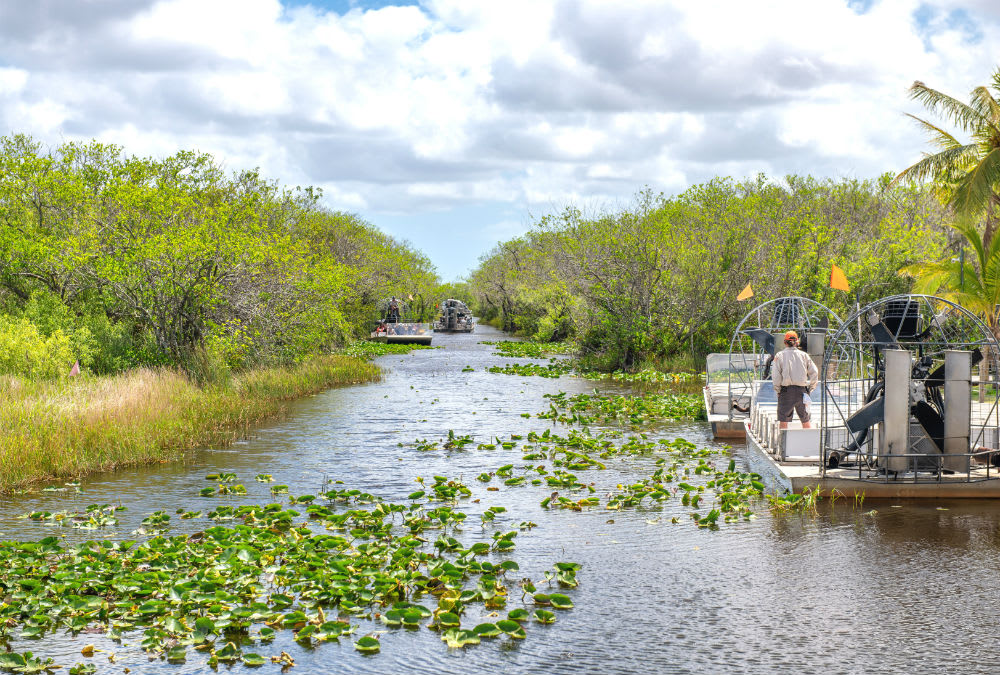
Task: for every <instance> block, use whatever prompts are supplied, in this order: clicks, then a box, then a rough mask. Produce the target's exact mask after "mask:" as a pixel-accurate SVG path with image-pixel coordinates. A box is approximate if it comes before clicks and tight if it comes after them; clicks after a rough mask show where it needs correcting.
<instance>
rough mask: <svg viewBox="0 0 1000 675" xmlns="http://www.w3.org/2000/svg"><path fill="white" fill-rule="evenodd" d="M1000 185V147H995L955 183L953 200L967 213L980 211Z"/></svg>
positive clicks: (955, 205) (959, 208)
mask: <svg viewBox="0 0 1000 675" xmlns="http://www.w3.org/2000/svg"><path fill="white" fill-rule="evenodd" d="M998 185H1000V148H993V149H992V150H990V152H989V153H987V154H986V155H985V156H984V157H983V158H982V159H981V160H980V161H979V163H978V164H976V165H975V167H973V168H972V170H970V171H969V172H968V173H966V174H965V176H963V177H962V178H961V179H960V180H959V181H958V183H957V184H956V185H955V191H954V193H953V194H952V198H951V202H952V204H953V205H954V207H955V208H956V209H957V210H959V211H962V212H965V213H973V212H977V213H978V212H980V211H982V210H983V209H984V208H986V204H987V201H988V200H989V199H990V197H992V196H993V194H994V193H995V191H996V188H997V186H998Z"/></svg>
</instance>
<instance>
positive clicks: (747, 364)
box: [704, 296, 840, 440]
mask: <svg viewBox="0 0 1000 675" xmlns="http://www.w3.org/2000/svg"><path fill="white" fill-rule="evenodd" d="M839 326H840V317H838V316H837V314H836V313H835V312H834V311H833V310H831V309H830V308H829V307H827V306H826V305H823V304H822V303H819V302H816V301H815V300H811V299H809V298H803V297H798V296H789V297H783V298H776V299H774V300H769V301H767V302H764V303H761V304H759V305H757V306H756V307H754V308H753V309H751V310H750V311H749V312H747V313H746V315H745V316H744V317H743V319H742V320H741V321H740V323H739V324H738V325H737V327H736V330H735V331H734V332H733V335H732V338H731V340H730V343H729V352H728V353H726V354H709V355H708V357H707V359H706V364H705V388H704V400H705V412H706V413H707V416H708V421H709V423H710V424H711V426H712V435H713V436H714V437H715V438H728V439H737V440H742V439H743V438H744V437H745V435H746V428H745V424H744V422H745V421H746V420H747V419H748V418H749V415H750V410H751V403H752V402H753V400H754V393H755V392H756V391H758V390H759V387H755V384H754V383H755V382H766V381H768V380H769V378H770V377H771V360H772V359H773V358H774V352H775V349H776V348H777V349H780V347H781V342H782V336H783V335H784V333H785V331H788V330H794V331H796V332H797V333H798V334H799V336H800V338H801V345H802V348H803V349H805V350H806V351H807V352H808V353H809V355H810V356H811V357H812V359H813V360H814V361H815V362H816V365H817V367H818V366H819V365H820V363H821V362H822V360H823V350H824V348H825V346H826V338H827V336H828V335H829V333H830V332H831V330H836V329H837V328H838V327H839ZM772 395H773V390H772Z"/></svg>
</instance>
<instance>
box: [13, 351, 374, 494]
mask: <svg viewBox="0 0 1000 675" xmlns="http://www.w3.org/2000/svg"><path fill="white" fill-rule="evenodd" d="M380 377H381V371H380V370H379V368H378V367H377V366H375V365H374V364H372V363H370V362H368V361H366V360H364V359H362V358H357V357H354V356H347V355H335V356H322V357H315V358H313V359H310V360H308V361H306V362H304V363H302V364H300V365H297V366H291V367H280V368H267V369H263V370H257V371H251V372H247V373H243V374H240V375H238V376H234V377H233V378H232V379H231V380H230V381H229V382H228V383H227V384H225V385H216V386H209V387H205V388H201V387H198V386H197V385H196V384H194V383H193V382H192V381H191V380H190V379H188V378H187V377H185V376H184V375H183V374H181V373H179V372H177V371H174V370H169V369H159V370H151V369H138V370H134V371H130V372H128V373H124V374H121V375H117V376H113V377H102V378H86V377H85V378H76V379H69V380H62V381H46V382H32V381H28V380H25V379H22V378H19V377H11V376H4V377H0V428H2V429H3V430H4V433H3V435H0V492H10V491H12V490H17V489H19V488H23V487H25V486H27V485H29V484H31V483H35V482H39V481H44V480H52V479H66V478H73V477H78V476H81V475H83V474H87V473H92V472H95V471H108V470H112V469H116V468H119V467H124V466H133V465H138V464H149V463H154V462H161V461H171V460H176V459H179V458H180V457H182V456H183V455H184V453H185V452H187V451H189V450H191V449H193V448H197V447H202V446H209V445H219V444H227V443H231V442H233V441H235V440H238V439H240V438H245V437H246V436H247V435H248V434H249V432H250V429H251V428H252V426H253V425H255V424H257V423H259V422H261V421H263V420H265V419H268V418H271V417H275V416H277V415H280V414H281V413H282V410H283V407H284V406H283V404H284V403H285V402H286V401H289V400H292V399H295V398H299V397H301V396H306V395H309V394H313V393H316V392H319V391H322V390H324V389H328V388H330V387H335V386H340V385H347V384H358V383H361V382H370V381H374V380H378V379H380Z"/></svg>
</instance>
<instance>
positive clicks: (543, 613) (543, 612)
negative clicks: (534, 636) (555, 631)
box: [535, 609, 556, 623]
mask: <svg viewBox="0 0 1000 675" xmlns="http://www.w3.org/2000/svg"><path fill="white" fill-rule="evenodd" d="M535 620H536V621H538V622H539V623H555V621H556V615H555V614H553V613H552V612H550V611H549V610H547V609H536V610H535Z"/></svg>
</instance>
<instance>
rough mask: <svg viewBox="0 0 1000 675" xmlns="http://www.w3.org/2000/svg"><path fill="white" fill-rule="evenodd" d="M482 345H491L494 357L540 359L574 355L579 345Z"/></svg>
mask: <svg viewBox="0 0 1000 675" xmlns="http://www.w3.org/2000/svg"><path fill="white" fill-rule="evenodd" d="M479 344H481V345H491V346H492V347H493V348H494V349H495V351H494V352H493V354H494V356H507V357H520V358H534V359H540V358H543V357H545V356H550V355H552V354H572V353H574V352H576V351H577V349H578V345H576V344H575V343H573V342H535V341H533V340H501V341H498V342H490V341H486V340H484V341H482V342H480V343H479Z"/></svg>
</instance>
